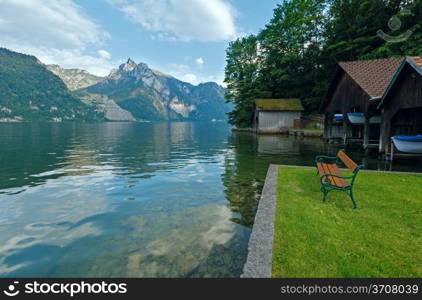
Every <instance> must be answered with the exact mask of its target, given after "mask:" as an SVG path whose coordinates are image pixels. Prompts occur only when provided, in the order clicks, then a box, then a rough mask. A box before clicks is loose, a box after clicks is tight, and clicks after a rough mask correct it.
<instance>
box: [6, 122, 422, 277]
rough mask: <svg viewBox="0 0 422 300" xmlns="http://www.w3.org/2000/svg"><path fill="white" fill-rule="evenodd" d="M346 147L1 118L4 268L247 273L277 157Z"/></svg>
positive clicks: (408, 167) (371, 163)
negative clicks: (251, 243)
mask: <svg viewBox="0 0 422 300" xmlns="http://www.w3.org/2000/svg"><path fill="white" fill-rule="evenodd" d="M338 150H339V148H338V147H335V146H330V145H327V144H325V143H323V142H322V141H321V140H320V139H315V138H308V139H301V138H293V137H279V136H260V137H257V136H255V135H252V134H232V133H231V131H230V128H229V127H228V126H227V125H225V124H222V123H210V124H201V123H146V124H140V123H105V124H43V123H41V124H38V123H34V124H0V276H2V277H6V276H8V277H9V276H11V277H238V276H239V275H240V274H241V272H242V267H243V264H244V262H245V259H246V254H247V244H248V241H249V236H250V232H251V227H252V224H253V219H254V215H255V210H256V206H257V200H258V199H259V195H260V193H261V189H262V186H263V182H264V179H265V175H266V172H267V168H268V166H269V164H270V163H278V164H291V165H313V160H314V157H315V155H316V154H335V153H336V151H338ZM348 153H350V154H351V156H352V157H353V158H354V159H356V160H357V161H359V162H360V161H362V154H361V153H360V152H359V151H353V150H349V151H348ZM364 162H365V163H366V165H367V167H368V168H372V169H385V168H391V166H390V165H389V164H386V163H384V162H380V161H378V160H376V159H371V158H366V159H364ZM392 169H395V170H401V171H422V164H421V163H420V162H415V161H414V160H407V161H402V162H400V163H395V164H394V165H393V166H392Z"/></svg>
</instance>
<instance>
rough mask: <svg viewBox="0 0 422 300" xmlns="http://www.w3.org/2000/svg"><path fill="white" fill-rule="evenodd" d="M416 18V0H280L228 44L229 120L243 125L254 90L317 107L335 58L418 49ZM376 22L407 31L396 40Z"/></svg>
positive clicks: (421, 13)
mask: <svg viewBox="0 0 422 300" xmlns="http://www.w3.org/2000/svg"><path fill="white" fill-rule="evenodd" d="M406 9H407V10H408V11H410V12H411V13H412V14H411V15H410V14H408V13H406V14H404V13H403V12H404V10H406ZM391 18H392V19H391ZM397 20H399V21H397ZM420 20H422V0H284V1H282V2H281V4H279V5H277V7H276V8H275V10H274V15H273V18H272V19H271V20H270V21H269V23H268V24H267V25H266V27H265V28H264V29H263V30H261V31H260V32H259V34H257V35H256V36H254V35H251V36H248V37H246V38H242V39H238V40H237V41H235V42H233V43H231V44H230V46H229V48H228V50H227V66H226V83H227V84H228V86H227V91H228V92H227V99H228V100H229V101H232V102H233V103H234V104H235V109H234V111H233V112H232V113H231V114H230V122H231V123H232V124H234V125H236V126H239V127H249V126H250V125H251V121H252V118H251V116H252V112H253V109H254V104H253V100H254V99H255V98H288V97H294V98H300V99H301V100H302V102H303V104H304V107H305V113H313V112H318V109H319V107H320V103H321V102H323V101H324V100H325V99H324V98H325V93H326V91H327V88H328V85H329V84H330V81H331V79H332V76H333V74H334V72H335V69H336V68H337V64H338V62H339V61H350V60H360V59H371V58H389V57H397V56H406V55H422V24H421V23H420ZM391 28H393V29H394V30H392V29H391ZM380 30H382V31H383V32H386V33H389V34H391V35H397V34H400V33H402V32H406V31H407V30H410V31H411V32H412V34H411V35H410V37H408V38H407V39H406V40H404V41H401V42H400V43H395V42H394V41H388V40H385V39H383V38H381V37H380V36H379V34H378V32H379V31H380Z"/></svg>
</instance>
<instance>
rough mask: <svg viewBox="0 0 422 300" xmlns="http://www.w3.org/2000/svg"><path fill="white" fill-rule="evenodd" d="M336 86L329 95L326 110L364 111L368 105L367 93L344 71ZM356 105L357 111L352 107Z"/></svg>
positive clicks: (345, 112) (342, 111) (333, 111)
mask: <svg viewBox="0 0 422 300" xmlns="http://www.w3.org/2000/svg"><path fill="white" fill-rule="evenodd" d="M340 76H341V77H340V79H339V81H338V83H337V87H336V88H335V90H334V92H333V93H332V95H331V98H330V102H329V104H328V106H327V109H326V111H327V112H328V113H330V114H331V115H334V114H335V113H343V114H347V113H349V112H364V113H366V110H367V108H368V106H369V99H370V98H369V96H368V94H367V93H366V92H365V91H364V90H363V89H362V88H361V87H360V86H359V85H358V84H357V83H356V82H355V81H354V80H353V79H352V78H351V77H350V76H349V75H348V74H347V73H346V72H342V73H341V75H340ZM355 107H358V108H359V109H358V111H353V110H352V108H355Z"/></svg>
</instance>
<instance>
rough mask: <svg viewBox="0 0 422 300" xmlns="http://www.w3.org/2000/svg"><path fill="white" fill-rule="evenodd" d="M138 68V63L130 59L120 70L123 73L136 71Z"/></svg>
mask: <svg viewBox="0 0 422 300" xmlns="http://www.w3.org/2000/svg"><path fill="white" fill-rule="evenodd" d="M137 66H138V65H137V64H136V62H134V61H133V60H132V59H131V58H129V59H128V60H127V62H126V63H124V64H122V65H120V67H119V70H120V71H123V72H130V71H133V70H134V69H136V67H137Z"/></svg>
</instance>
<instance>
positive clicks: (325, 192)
mask: <svg viewBox="0 0 422 300" xmlns="http://www.w3.org/2000/svg"><path fill="white" fill-rule="evenodd" d="M321 192H322V194H323V198H322V202H324V203H325V202H327V195H328V193H329V192H330V191H329V190H326V189H325V188H324V187H321Z"/></svg>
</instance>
